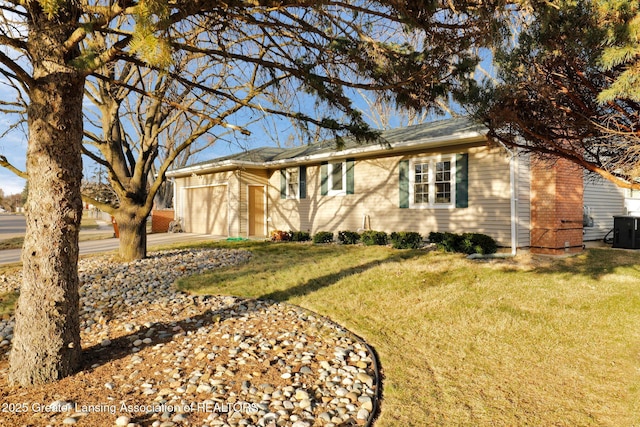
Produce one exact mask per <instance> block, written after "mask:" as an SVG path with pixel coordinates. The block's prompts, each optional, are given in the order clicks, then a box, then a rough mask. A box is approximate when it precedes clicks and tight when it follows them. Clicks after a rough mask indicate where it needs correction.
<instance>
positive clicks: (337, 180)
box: [329, 163, 347, 195]
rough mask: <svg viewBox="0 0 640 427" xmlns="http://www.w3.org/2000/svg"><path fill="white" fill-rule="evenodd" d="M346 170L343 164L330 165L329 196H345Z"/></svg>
mask: <svg viewBox="0 0 640 427" xmlns="http://www.w3.org/2000/svg"><path fill="white" fill-rule="evenodd" d="M346 170H347V168H346V167H344V164H343V163H329V194H334V195H337V194H344V188H345V181H346V180H347V176H346V174H345V171H346Z"/></svg>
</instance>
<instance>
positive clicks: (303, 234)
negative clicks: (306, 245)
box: [289, 231, 311, 242]
mask: <svg viewBox="0 0 640 427" xmlns="http://www.w3.org/2000/svg"><path fill="white" fill-rule="evenodd" d="M289 234H290V235H291V241H292V242H308V241H309V240H311V234H309V232H307V231H290V232H289Z"/></svg>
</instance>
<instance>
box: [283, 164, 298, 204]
mask: <svg viewBox="0 0 640 427" xmlns="http://www.w3.org/2000/svg"><path fill="white" fill-rule="evenodd" d="M292 170H297V171H298V185H297V187H296V193H295V194H290V192H289V183H290V179H291V171H292ZM285 181H286V190H285V192H286V193H285V194H286V198H287V199H295V200H297V199H299V198H300V168H299V167H297V168H287V169H285Z"/></svg>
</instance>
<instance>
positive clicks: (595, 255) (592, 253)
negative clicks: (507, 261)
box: [533, 248, 640, 280]
mask: <svg viewBox="0 0 640 427" xmlns="http://www.w3.org/2000/svg"><path fill="white" fill-rule="evenodd" d="M544 259H545V260H546V261H549V262H547V263H546V265H542V266H540V267H536V268H535V269H534V270H533V271H534V272H535V273H540V274H563V273H564V274H570V275H580V276H584V277H588V278H591V279H593V280H600V279H602V278H603V277H604V276H607V275H609V274H615V273H617V272H620V271H619V270H620V269H627V271H628V272H629V273H630V274H632V275H637V276H638V277H639V278H640V251H632V250H619V249H609V248H605V249H587V250H585V251H584V252H582V253H580V254H577V255H575V256H571V257H568V258H562V259H557V258H550V257H545V258H544Z"/></svg>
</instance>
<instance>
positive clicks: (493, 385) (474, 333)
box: [179, 242, 640, 426]
mask: <svg viewBox="0 0 640 427" xmlns="http://www.w3.org/2000/svg"><path fill="white" fill-rule="evenodd" d="M232 246H233V247H238V248H247V249H249V250H251V251H252V252H253V254H254V256H253V258H252V260H251V261H250V262H249V263H247V264H244V265H241V266H236V267H231V268H227V269H225V270H221V271H216V272H215V273H211V274H207V275H203V276H197V277H192V278H190V279H186V280H183V281H181V282H180V283H179V285H180V286H181V287H182V288H183V289H188V290H190V291H192V292H197V293H209V294H231V295H240V296H246V297H259V298H271V299H275V300H279V301H287V302H290V303H293V304H298V305H300V306H303V307H306V308H308V309H311V310H314V311H316V312H318V313H321V314H323V315H326V316H329V317H331V318H332V319H334V320H335V321H336V322H338V323H340V324H342V325H344V326H346V327H348V328H349V329H350V330H352V331H353V332H355V333H357V334H359V335H361V336H362V337H364V338H365V339H366V340H367V341H368V342H369V343H370V344H371V345H373V346H374V347H375V349H376V350H377V352H378V354H379V357H380V362H381V365H382V368H383V370H384V376H385V379H384V388H383V393H384V399H383V404H382V413H381V416H380V419H379V421H378V422H377V424H376V425H377V426H400V425H401V426H426V425H474V426H475V425H505V426H512V425H567V426H576V425H609V426H631V425H638V424H640V254H639V253H636V252H627V251H614V250H590V251H587V252H585V253H584V254H582V255H580V256H577V257H572V258H568V259H555V260H550V259H549V258H543V259H542V260H543V262H537V260H536V259H533V261H536V262H532V259H531V258H529V257H524V258H522V259H517V260H516V261H514V260H504V261H493V262H482V261H469V260H466V259H465V258H463V257H462V256H460V255H453V254H444V253H439V252H432V253H426V252H424V251H398V250H393V249H389V248H381V247H362V246H355V247H353V246H338V245H331V246H322V245H308V244H269V243H256V242H245V243H236V244H234V245H232Z"/></svg>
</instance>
